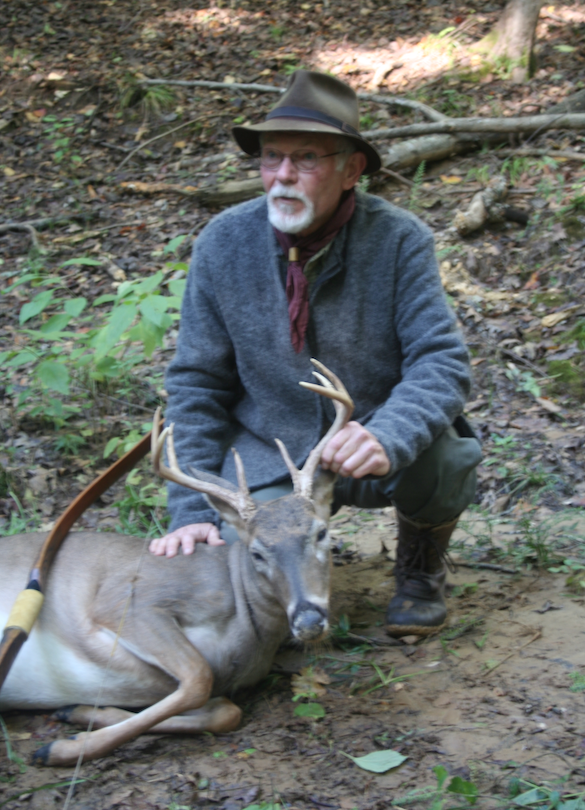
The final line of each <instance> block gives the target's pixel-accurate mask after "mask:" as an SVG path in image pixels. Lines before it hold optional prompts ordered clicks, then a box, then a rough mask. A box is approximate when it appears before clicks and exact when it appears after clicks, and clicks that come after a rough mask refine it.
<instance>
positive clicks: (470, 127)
mask: <svg viewBox="0 0 585 810" xmlns="http://www.w3.org/2000/svg"><path fill="white" fill-rule="evenodd" d="M550 129H576V130H579V129H585V114H583V113H566V114H564V113H561V114H559V115H527V116H525V117H522V118H449V119H447V120H446V121H432V122H430V123H428V124H409V125H407V126H404V127H392V128H390V129H386V128H384V129H383V128H380V129H372V130H370V131H369V132H367V133H366V132H364V133H362V134H363V135H364V137H366V138H368V140H370V141H371V140H377V139H382V138H406V137H409V136H414V135H432V134H436V133H452V132H455V133H459V132H466V133H478V134H482V135H484V134H486V135H487V134H489V133H500V134H508V133H510V132H536V131H537V130H542V131H544V130H550Z"/></svg>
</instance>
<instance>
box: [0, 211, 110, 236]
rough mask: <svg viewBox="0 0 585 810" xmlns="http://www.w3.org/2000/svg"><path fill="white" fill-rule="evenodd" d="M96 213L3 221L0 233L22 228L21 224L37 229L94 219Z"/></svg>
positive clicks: (0, 225)
mask: <svg viewBox="0 0 585 810" xmlns="http://www.w3.org/2000/svg"><path fill="white" fill-rule="evenodd" d="M95 216H96V214H90V213H86V214H79V213H78V214H62V215H59V216H57V217H44V218H43V219H27V220H26V221H25V222H4V223H2V224H0V233H4V232H5V231H12V230H19V229H20V230H24V228H23V226H25V225H26V226H30V227H31V228H35V229H36V230H37V231H39V230H42V229H43V228H50V227H51V225H62V224H64V223H65V222H71V221H72V220H77V219H81V220H83V221H86V220H89V219H94V218H95Z"/></svg>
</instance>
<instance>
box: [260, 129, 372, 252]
mask: <svg viewBox="0 0 585 810" xmlns="http://www.w3.org/2000/svg"><path fill="white" fill-rule="evenodd" d="M266 147H272V148H273V149H277V150H278V151H280V152H283V153H285V154H287V155H289V154H291V153H292V152H299V151H301V152H313V153H314V154H315V155H330V153H331V152H338V151H339V141H338V139H337V138H335V137H334V136H332V135H326V134H320V133H310V132H307V133H301V132H294V133H293V132H271V133H268V134H266V135H265V136H264V140H263V148H266ZM336 160H337V156H331V157H325V158H323V160H319V161H318V162H317V167H316V169H315V170H314V171H312V172H302V171H299V170H298V169H297V167H296V166H295V165H294V163H293V162H292V160H291V159H290V158H289V157H285V158H284V160H283V161H282V163H281V164H280V166H279V167H278V168H277V169H267V168H266V167H264V166H261V167H260V173H261V175H262V183H263V185H264V190H265V191H266V193H267V195H268V217H269V220H270V222H271V224H272V225H274V227H275V228H278V230H279V231H283V232H285V233H297V234H299V235H300V236H306V235H307V234H309V233H312V232H313V231H316V230H317V228H320V227H321V225H323V224H324V223H325V222H327V220H328V219H330V218H331V216H332V215H333V214H334V212H335V210H336V208H337V206H338V205H339V200H340V198H341V195H342V194H343V192H344V191H347V190H348V189H350V188H353V186H354V185H355V184H356V183H357V181H358V179H359V176H360V174H361V173H362V171H363V169H364V168H365V164H366V158H365V156H364V155H363V153H362V152H355V153H353V154H352V155H350V156H349V158H348V160H347V162H346V164H345V166H344V168H343V169H342V170H341V171H339V170H338V169H337V168H336Z"/></svg>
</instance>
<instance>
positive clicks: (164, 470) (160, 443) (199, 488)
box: [151, 408, 256, 521]
mask: <svg viewBox="0 0 585 810" xmlns="http://www.w3.org/2000/svg"><path fill="white" fill-rule="evenodd" d="M159 419H160V408H157V411H156V414H155V416H154V422H153V427H152V444H151V453H152V466H153V468H154V471H155V472H156V473H157V474H158V475H160V476H161V478H166V479H167V480H168V481H173V482H174V483H175V484H181V485H182V486H184V487H189V489H194V490H195V491H196V492H202V493H203V494H204V495H209V496H210V497H212V498H218V499H219V500H220V501H223V502H224V503H227V504H228V505H229V506H231V507H232V509H235V511H236V512H237V513H238V515H239V516H240V517H241V518H242V520H244V521H248V520H250V518H251V517H252V516H253V515H254V512H255V511H256V503H255V502H254V500H253V499H252V496H251V495H250V490H249V489H248V485H247V483H246V476H245V474H244V465H243V464H242V459H241V458H240V456H239V453H238V452H237V450H235V449H233V448H232V452H233V454H234V462H235V465H236V474H237V476H238V487H237V488H236V487H234V486H233V484H230V483H229V482H228V481H223V480H222V479H221V478H218V477H217V476H214V475H211V474H209V473H199V472H198V471H197V470H194V472H195V473H196V474H197V475H198V476H199V475H201V476H202V477H201V478H199V477H192V476H190V475H186V474H185V473H184V472H183V471H182V470H181V468H180V467H179V464H178V462H177V455H176V453H175V445H174V442H173V428H174V423H173V424H172V425H170V426H169V427H167V428H165V429H164V430H163V432H162V433H160V434H159ZM167 440H168V441H167ZM165 441H166V442H167V455H168V459H169V466H168V467H167V466H166V464H165V463H164V461H163V460H162V454H163V447H164V445H165ZM203 476H205V477H203ZM211 479H215V480H211Z"/></svg>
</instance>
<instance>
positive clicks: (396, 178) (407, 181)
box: [378, 166, 414, 188]
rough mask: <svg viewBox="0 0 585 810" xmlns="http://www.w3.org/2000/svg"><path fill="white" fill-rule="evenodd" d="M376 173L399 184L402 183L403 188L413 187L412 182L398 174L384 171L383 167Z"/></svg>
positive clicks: (389, 170) (388, 170)
mask: <svg viewBox="0 0 585 810" xmlns="http://www.w3.org/2000/svg"><path fill="white" fill-rule="evenodd" d="M378 172H379V173H381V174H386V175H388V177H392V178H393V179H394V180H397V181H398V182H399V183H404V185H405V186H409V187H410V188H413V187H414V183H413V182H412V180H408V179H407V178H406V177H403V176H402V175H401V174H398V172H393V171H392V169H385V168H384V167H383V166H381V167H380V168H379V169H378Z"/></svg>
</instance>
